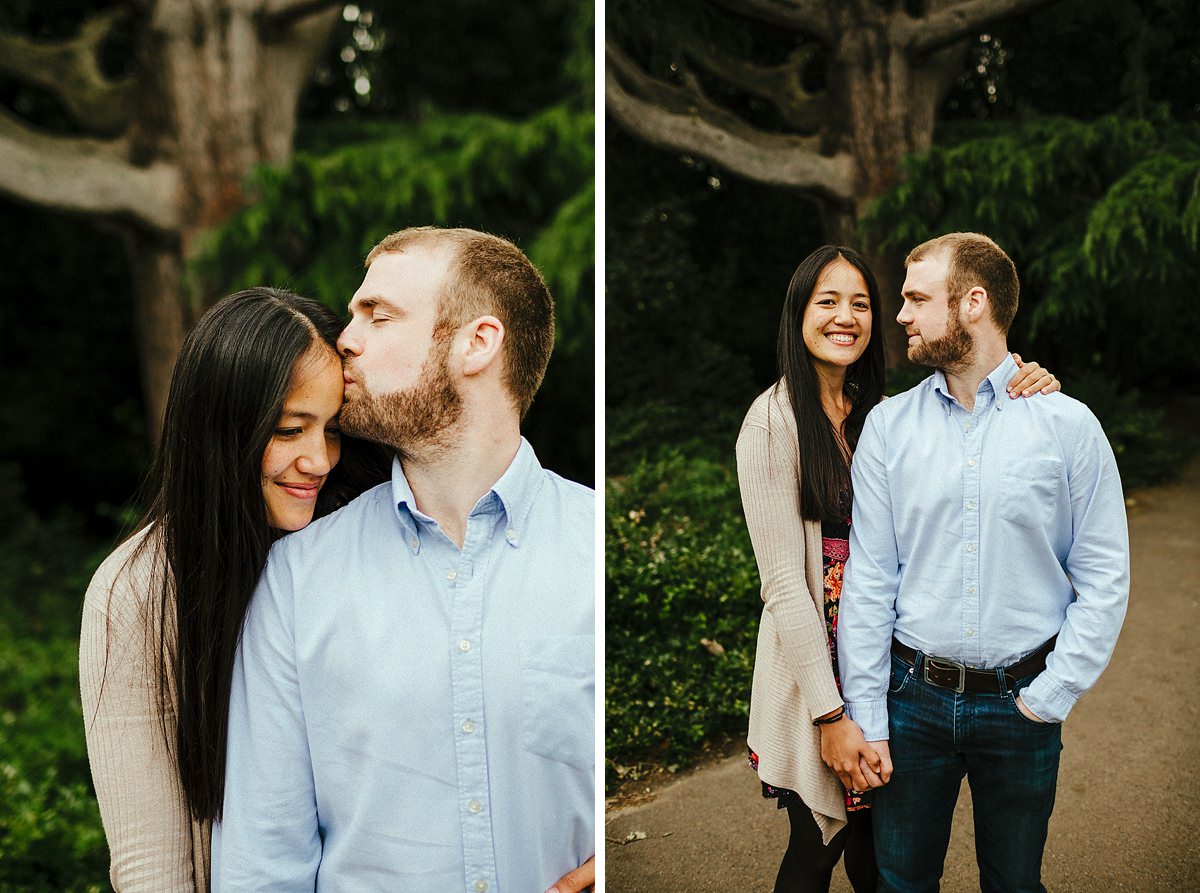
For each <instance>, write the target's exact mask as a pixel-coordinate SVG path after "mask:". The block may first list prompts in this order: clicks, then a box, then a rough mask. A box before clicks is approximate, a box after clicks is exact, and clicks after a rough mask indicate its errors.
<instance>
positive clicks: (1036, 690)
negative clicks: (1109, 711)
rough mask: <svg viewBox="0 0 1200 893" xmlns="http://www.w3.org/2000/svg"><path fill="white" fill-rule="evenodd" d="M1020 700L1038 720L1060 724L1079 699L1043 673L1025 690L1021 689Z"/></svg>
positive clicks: (1048, 674) (1046, 672)
mask: <svg viewBox="0 0 1200 893" xmlns="http://www.w3.org/2000/svg"><path fill="white" fill-rule="evenodd" d="M1021 700H1022V701H1023V702H1024V704H1025V706H1026V707H1028V708H1029V710H1030V712H1031V713H1033V715H1034V716H1036V717H1037V718H1038V719H1044V720H1045V721H1046V722H1062V721H1063V720H1065V719H1066V718H1067V714H1068V713H1070V712H1071V708H1072V707H1074V706H1075V702H1076V701H1078V700H1079V697H1078V695H1075V694H1072V693H1071V692H1069V691H1068V690H1067V689H1065V688H1063V687H1062V686H1061V685H1059V684H1058V682H1056V681H1055V680H1054V679H1053V677H1051V675H1050V673H1049V672H1048V671H1045V672H1042V673H1041V674H1040V675H1039V676H1038V677H1037V678H1036V679H1034V680H1033V681H1032V682H1031V683H1029V685H1028V686H1027V687H1026V688H1023V689H1021Z"/></svg>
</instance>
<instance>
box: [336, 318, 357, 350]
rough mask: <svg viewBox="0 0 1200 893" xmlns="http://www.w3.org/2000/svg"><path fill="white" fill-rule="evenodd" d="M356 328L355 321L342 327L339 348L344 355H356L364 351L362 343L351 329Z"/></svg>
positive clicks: (338, 342)
mask: <svg viewBox="0 0 1200 893" xmlns="http://www.w3.org/2000/svg"><path fill="white" fill-rule="evenodd" d="M353 328H354V323H350V325H348V326H346V328H344V329H342V334H340V335H338V340H337V349H338V353H339V354H341V355H342V356H343V357H355V356H358V355H359V354H360V353H362V343H361V342H360V341H359V340H358V338H357V337H356V336H355V334H354V332H353V331H351V330H352V329H353Z"/></svg>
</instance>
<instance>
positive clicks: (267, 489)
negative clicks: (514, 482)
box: [79, 288, 388, 893]
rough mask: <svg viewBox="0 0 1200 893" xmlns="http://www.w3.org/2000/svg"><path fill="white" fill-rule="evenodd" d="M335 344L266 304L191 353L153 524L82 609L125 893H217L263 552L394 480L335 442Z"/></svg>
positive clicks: (150, 517)
mask: <svg viewBox="0 0 1200 893" xmlns="http://www.w3.org/2000/svg"><path fill="white" fill-rule="evenodd" d="M340 328H341V326H340V324H339V323H338V320H337V318H336V317H335V316H334V314H333V313H332V312H330V311H329V310H328V309H326V308H325V307H323V306H321V305H320V304H318V303H317V302H316V301H313V300H310V299H307V298H302V297H299V296H297V295H293V294H290V293H288V292H284V291H278V290H275V289H270V288H256V289H251V290H249V291H243V292H239V293H238V294H235V295H231V296H230V297H227V298H225V299H224V300H222V301H220V302H219V303H218V304H216V305H215V306H214V307H213V308H212V309H210V310H209V311H208V312H207V313H205V314H204V316H203V317H202V318H201V319H200V321H199V322H198V323H197V324H196V327H195V328H194V329H193V330H192V332H191V333H190V334H189V335H188V337H187V339H186V340H185V342H184V344H183V348H182V350H181V352H180V355H179V359H178V361H177V363H176V366H175V372H174V375H173V376H172V380H171V390H170V394H169V397H168V401H167V409H166V415H165V419H164V422H163V431H162V438H161V440H160V442H159V448H158V453H157V457H156V460H155V463H154V467H153V469H152V471H151V474H150V478H149V480H148V483H147V493H148V500H147V501H148V505H149V508H148V509H147V511H146V514H145V517H144V518H143V520H142V523H141V525H140V530H139V532H138V533H136V534H134V535H133V536H131V537H130V538H129V539H127V540H126V541H125V542H124V543H123V544H122V545H121V546H119V547H118V548H117V550H116V551H115V552H113V554H112V555H110V556H109V557H108V558H107V559H106V560H105V562H104V563H103V564H102V565H101V566H100V568H99V570H97V571H96V575H95V576H94V577H93V579H92V582H91V585H90V586H89V587H88V591H87V595H86V597H85V600H84V611H83V628H82V634H81V640H80V657H79V670H80V689H81V693H82V696H83V714H84V721H85V727H86V734H87V745H88V758H89V761H90V763H91V768H92V778H93V780H94V782H95V786H96V798H97V800H98V801H99V804H100V815H101V818H102V819H103V822H104V831H105V835H106V836H107V838H108V845H109V849H110V852H111V867H110V878H111V881H112V884H113V887H114V888H115V889H116V890H118V891H141V890H145V891H155V893H161V891H204V890H207V889H208V883H209V829H210V825H211V823H212V822H213V821H214V820H219V819H220V815H221V804H222V798H223V793H224V778H225V734H226V713H227V710H228V704H229V685H230V678H231V675H232V671H233V659H234V652H235V649H236V646H237V641H238V635H239V632H240V630H241V626H242V621H243V618H244V615H245V611H246V606H247V605H248V603H249V601H250V596H251V593H252V592H253V590H254V586H255V582H256V581H257V579H258V576H259V573H260V572H261V571H262V569H263V566H264V565H265V563H266V558H267V551H268V550H269V548H270V546H271V542H272V541H273V540H274V539H276V538H278V537H279V536H281V535H283V534H285V533H287V532H289V531H293V530H299V529H300V528H302V527H304V526H305V525H307V524H308V523H309V521H311V520H312V519H313V517H314V515H316V516H320V515H322V514H326V513H328V512H330V511H332V510H333V509H335V508H337V507H339V506H340V505H342V504H344V503H345V502H347V501H349V499H351V498H353V496H355V495H357V494H358V493H360V492H362V491H363V490H364V489H366V488H367V487H368V486H370V485H371V484H374V483H378V482H380V481H382V480H384V479H385V478H386V476H387V468H388V463H387V461H386V459H385V457H384V456H383V454H382V453H381V452H380V451H378V450H377V449H376V448H374V447H373V446H372V445H368V444H365V443H362V442H352V441H350V440H349V439H347V440H346V441H345V442H343V441H342V440H341V435H340V433H339V431H338V427H337V421H338V413H339V412H340V410H341V405H342V367H341V363H340V361H339V359H338V354H337V352H336V349H335V344H336V341H337V336H338V332H339V330H340ZM339 456H340V457H341V459H342V463H341V465H340V466H339V465H338V460H339ZM335 466H337V471H334V468H335Z"/></svg>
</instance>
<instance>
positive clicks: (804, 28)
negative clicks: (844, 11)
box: [712, 0, 840, 43]
mask: <svg viewBox="0 0 1200 893" xmlns="http://www.w3.org/2000/svg"><path fill="white" fill-rule="evenodd" d="M712 2H713V3H714V4H716V5H717V6H720V7H721V8H722V9H726V10H728V11H729V12H732V13H736V14H737V15H740V16H745V17H746V18H748V19H755V20H756V21H759V22H763V23H765V24H767V25H773V26H775V27H776V28H784V29H786V30H788V31H792V32H798V33H802V34H809V35H812V36H813V37H816V38H818V39H820V40H821V41H823V42H825V43H829V42H831V41H832V40H833V36H834V31H833V23H832V22H831V21H830V17H829V3H828V2H827V0H712ZM838 2H840V0H838Z"/></svg>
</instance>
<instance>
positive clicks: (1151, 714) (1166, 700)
mask: <svg viewBox="0 0 1200 893" xmlns="http://www.w3.org/2000/svg"><path fill="white" fill-rule="evenodd" d="M1129 532H1130V541H1131V550H1132V568H1133V581H1132V589H1131V594H1130V602H1129V614H1128V616H1127V618H1126V620H1125V626H1124V628H1123V630H1122V632H1121V637H1120V639H1119V641H1118V642H1117V648H1116V652H1115V654H1114V656H1113V660H1112V663H1111V664H1110V666H1109V668H1108V669H1107V670H1106V671H1105V673H1104V675H1103V676H1101V678H1100V681H1099V682H1098V683H1097V684H1096V686H1095V688H1093V689H1092V691H1091V692H1089V693H1088V694H1087V695H1086V696H1085V697H1084V698H1083V699H1082V700H1081V701H1080V702H1079V703H1078V704H1077V705H1076V707H1075V708H1074V710H1073V711H1072V712H1071V716H1070V717H1069V719H1068V720H1067V723H1066V725H1065V726H1064V728H1063V746H1064V750H1063V756H1062V765H1061V768H1060V770H1059V780H1058V799H1057V803H1056V806H1055V809H1054V815H1053V817H1052V818H1051V820H1050V835H1049V840H1048V842H1047V844H1046V855H1045V859H1044V862H1043V872H1042V880H1043V883H1044V884H1045V885H1046V887H1047V889H1048V890H1050V891H1051V893H1110V891H1111V893H1116V891H1129V893H1186V891H1200V775H1196V774H1193V773H1192V767H1193V766H1194V765H1195V764H1196V763H1197V760H1198V758H1200V745H1198V744H1197V741H1198V738H1197V733H1200V685H1198V682H1200V461H1196V462H1193V463H1191V464H1190V466H1189V469H1188V471H1187V472H1186V474H1185V475H1184V477H1183V478H1182V479H1181V480H1179V481H1177V482H1176V483H1174V484H1172V485H1169V486H1166V487H1159V488H1154V489H1149V490H1145V491H1141V492H1139V493H1136V494H1133V497H1132V499H1131V504H1130V509H1129ZM970 809H971V806H970V793H969V791H968V790H967V788H966V786H965V784H964V787H963V791H962V795H961V796H960V798H959V805H958V811H957V813H956V815H955V820H954V833H953V837H952V840H951V844H950V850H949V853H948V854H947V857H946V870H945V875H944V876H943V881H942V889H943V890H944V891H946V893H958V891H970V890H978V889H979V881H978V872H977V869H976V867H975V854H974V839H973V838H974V835H973V833H972V827H971V820H970ZM604 833H605V838H606V841H607V843H606V846H605V875H606V878H607V882H606V885H605V888H604V889H605V890H607V891H608V893H705V891H713V893H717V891H720V893H727V891H769V890H771V889H772V885H773V883H774V879H775V871H776V869H777V868H778V865H779V859H780V857H781V856H782V854H783V851H784V849H785V847H786V842H787V816H786V813H784V812H782V811H776V810H775V808H774V806H773V804H771V803H769V802H766V801H764V800H762V798H761V797H760V796H759V786H758V782H757V779H756V777H755V775H754V773H753V772H752V771H751V770H750V769H749V768H747V767H746V763H745V759H744V758H743V757H742V756H740V755H739V756H734V757H730V758H725V759H722V760H719V761H715V762H713V763H711V764H710V765H708V766H706V767H704V768H703V769H700V770H698V771H696V772H693V773H691V774H689V775H687V776H686V777H684V778H682V779H680V780H678V781H675V782H673V783H671V784H669V785H667V786H665V787H663V788H662V789H661V790H659V791H658V793H657V795H656V796H655V797H654V798H653V799H652V800H651V801H650V802H646V803H641V804H638V805H633V806H627V807H623V808H622V807H617V808H611V809H609V810H608V814H607V816H606V821H605V832H604ZM631 834H634V835H640V834H644V835H645V838H644V839H637V840H634V841H632V842H629V843H622V841H624V840H626V839H627V837H629V836H630V835H631ZM832 890H833V891H834V893H850V885H849V883H848V882H847V881H846V877H845V874H844V873H843V872H842V869H841V867H840V866H839V867H838V869H837V871H836V873H835V874H834V882H833V887H832Z"/></svg>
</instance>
